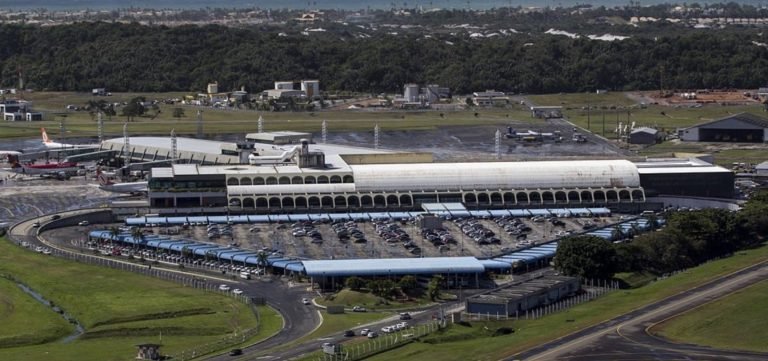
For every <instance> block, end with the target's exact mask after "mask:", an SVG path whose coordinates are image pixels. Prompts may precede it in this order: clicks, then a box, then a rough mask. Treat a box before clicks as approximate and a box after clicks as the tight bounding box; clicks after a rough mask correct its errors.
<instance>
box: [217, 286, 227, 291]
mask: <svg viewBox="0 0 768 361" xmlns="http://www.w3.org/2000/svg"><path fill="white" fill-rule="evenodd" d="M219 291H229V286H227V285H225V284H221V285H219Z"/></svg>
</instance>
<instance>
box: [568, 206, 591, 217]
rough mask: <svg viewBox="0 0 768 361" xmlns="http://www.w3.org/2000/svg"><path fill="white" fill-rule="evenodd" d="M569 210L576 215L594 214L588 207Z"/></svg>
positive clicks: (586, 215) (587, 215)
mask: <svg viewBox="0 0 768 361" xmlns="http://www.w3.org/2000/svg"><path fill="white" fill-rule="evenodd" d="M569 210H570V212H571V214H572V215H573V216H575V217H589V216H591V215H592V213H590V212H589V209H587V208H570V209H569Z"/></svg>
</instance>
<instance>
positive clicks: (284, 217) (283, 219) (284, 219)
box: [269, 214, 291, 222]
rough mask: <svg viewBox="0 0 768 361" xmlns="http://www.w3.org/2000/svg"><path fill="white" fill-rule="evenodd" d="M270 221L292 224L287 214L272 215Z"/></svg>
mask: <svg viewBox="0 0 768 361" xmlns="http://www.w3.org/2000/svg"><path fill="white" fill-rule="evenodd" d="M269 221H270V222H290V221H291V219H290V218H288V215H287V214H270V215H269Z"/></svg>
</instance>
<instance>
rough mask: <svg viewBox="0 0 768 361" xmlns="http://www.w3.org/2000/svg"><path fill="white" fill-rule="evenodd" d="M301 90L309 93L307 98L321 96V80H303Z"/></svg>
mask: <svg viewBox="0 0 768 361" xmlns="http://www.w3.org/2000/svg"><path fill="white" fill-rule="evenodd" d="M301 90H303V91H304V94H306V95H307V98H309V99H312V98H314V97H316V96H320V81H319V80H302V81H301Z"/></svg>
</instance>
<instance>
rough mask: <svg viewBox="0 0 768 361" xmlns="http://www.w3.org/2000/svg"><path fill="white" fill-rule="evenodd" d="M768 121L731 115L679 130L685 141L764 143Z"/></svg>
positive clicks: (750, 115) (740, 114)
mask: <svg viewBox="0 0 768 361" xmlns="http://www.w3.org/2000/svg"><path fill="white" fill-rule="evenodd" d="M767 128H768V119H765V118H763V117H759V116H757V115H754V114H750V113H739V114H734V115H729V116H727V117H725V118H720V119H717V120H713V121H711V122H708V123H704V124H698V125H695V126H692V127H689V128H685V129H680V130H678V136H679V137H680V139H682V140H683V141H690V142H732V143H763V142H765V141H766V139H768V136H766V129H767Z"/></svg>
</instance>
